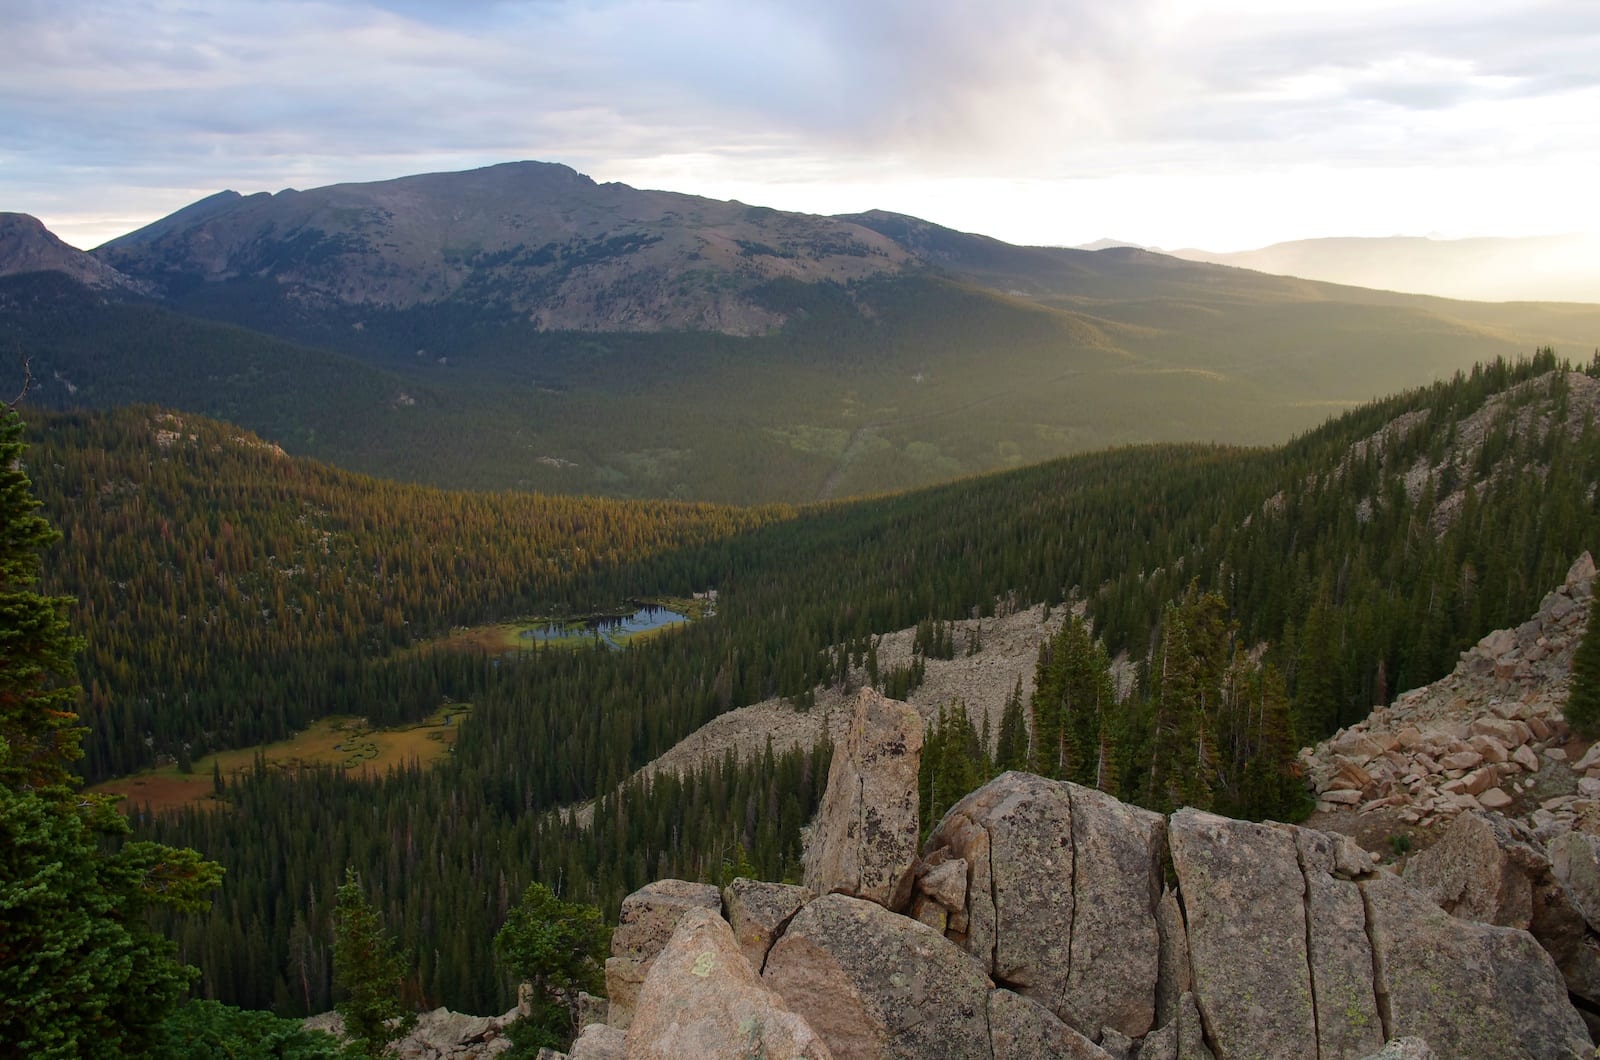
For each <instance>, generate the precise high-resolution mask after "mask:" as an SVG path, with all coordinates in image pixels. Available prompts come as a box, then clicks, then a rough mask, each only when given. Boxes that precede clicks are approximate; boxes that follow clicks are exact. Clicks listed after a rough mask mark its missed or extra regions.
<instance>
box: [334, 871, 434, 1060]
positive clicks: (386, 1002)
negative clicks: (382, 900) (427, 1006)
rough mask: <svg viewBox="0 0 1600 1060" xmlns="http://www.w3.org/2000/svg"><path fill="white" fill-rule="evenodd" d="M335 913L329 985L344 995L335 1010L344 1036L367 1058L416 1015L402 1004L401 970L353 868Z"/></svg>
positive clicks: (379, 1053)
mask: <svg viewBox="0 0 1600 1060" xmlns="http://www.w3.org/2000/svg"><path fill="white" fill-rule="evenodd" d="M336 908H337V914H336V921H335V927H334V938H333V985H334V988H335V989H337V990H339V991H342V992H343V994H344V1000H342V1001H340V1002H339V1003H338V1004H336V1005H335V1006H334V1008H335V1009H337V1010H338V1012H339V1015H340V1016H341V1017H343V1019H344V1030H345V1034H346V1035H348V1036H349V1037H351V1038H353V1039H355V1040H356V1041H357V1042H358V1043H359V1044H360V1046H361V1048H363V1049H365V1050H366V1054H367V1055H368V1056H370V1057H379V1056H382V1055H383V1052H384V1049H386V1048H387V1047H388V1045H389V1043H390V1042H392V1041H395V1040H397V1039H400V1038H404V1037H405V1036H406V1034H407V1033H408V1032H409V1031H410V1030H411V1028H412V1027H413V1026H415V1025H416V1022H417V1014H416V1013H415V1012H412V1011H411V1010H410V1009H408V1008H406V1006H405V1004H404V1002H403V1001H402V1000H401V988H402V987H403V986H404V984H405V965H404V964H402V963H401V961H400V957H399V955H398V954H396V953H395V948H394V940H393V939H391V938H390V937H389V935H388V933H387V932H386V931H384V928H383V920H382V918H381V917H379V915H378V911H377V910H375V909H373V908H372V904H371V903H370V902H368V901H367V895H366V892H365V891H363V890H362V889H361V877H360V876H358V875H357V874H356V871H355V869H352V868H347V869H345V873H344V883H343V884H341V885H340V887H339V893H338V905H337V907H336Z"/></svg>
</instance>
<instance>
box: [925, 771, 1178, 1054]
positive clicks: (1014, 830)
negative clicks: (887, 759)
mask: <svg viewBox="0 0 1600 1060" xmlns="http://www.w3.org/2000/svg"><path fill="white" fill-rule="evenodd" d="M1165 837H1166V822H1165V820H1164V819H1163V818H1162V817H1161V816H1160V815H1159V814H1155V813H1150V812H1148V811H1145V810H1140V809H1137V808H1135V807H1132V806H1127V805H1124V804H1123V803H1120V802H1118V801H1117V800H1115V799H1113V798H1111V797H1110V796H1108V795H1105V794H1103V793H1101V792H1098V791H1095V790H1093V789H1091V788H1084V787H1080V786H1078V785H1076V784H1069V783H1064V782H1061V781H1054V780H1046V779H1045V778H1043V777H1038V776H1034V775H1033V774H1031V773H1007V774H1005V775H1003V776H1000V777H997V778H996V779H994V780H992V781H990V782H989V783H988V784H986V785H984V786H983V787H982V788H980V789H979V790H978V791H976V792H974V793H973V794H971V795H969V796H968V797H967V798H965V799H963V800H962V801H960V802H958V803H957V804H956V805H955V806H954V807H952V808H951V810H950V812H949V813H948V814H946V815H945V819H944V820H943V821H941V822H940V823H939V826H938V827H937V828H935V829H934V831H933V833H932V834H931V835H930V836H929V838H928V843H927V849H928V856H927V858H926V859H925V861H932V860H935V859H940V858H949V859H953V860H962V861H965V862H966V863H967V864H968V865H969V866H971V868H970V878H969V881H968V886H967V892H966V898H967V908H966V910H965V918H966V921H967V923H968V929H967V931H965V932H956V931H952V932H951V937H952V938H954V939H956V940H957V941H959V942H961V943H962V944H963V945H964V946H965V948H966V950H967V952H968V953H970V954H972V956H973V957H974V958H976V959H977V960H978V962H979V963H980V964H981V965H983V967H984V969H985V970H986V971H988V972H989V974H990V975H992V976H993V977H994V978H995V980H996V981H998V982H1002V983H1004V984H1006V985H1007V986H1008V987H1009V988H1011V989H1013V990H1015V991H1016V992H1017V993H1019V994H1021V995H1022V996H1024V997H1028V998H1031V999H1033V1000H1034V1001H1037V1002H1039V1003H1040V1004H1042V1005H1044V1006H1045V1007H1046V1008H1047V1009H1049V1010H1050V1011H1051V1012H1052V1013H1054V1014H1055V1015H1056V1016H1057V1017H1058V1018H1060V1019H1061V1020H1063V1021H1064V1022H1065V1023H1067V1024H1068V1025H1069V1026H1071V1027H1073V1028H1075V1029H1076V1030H1077V1031H1078V1032H1080V1033H1081V1034H1084V1035H1090V1036H1093V1037H1096V1038H1098V1037H1099V1036H1100V1034H1101V1033H1102V1032H1103V1030H1104V1029H1105V1028H1111V1029H1112V1030H1115V1031H1117V1032H1118V1033H1120V1034H1123V1035H1126V1036H1127V1037H1129V1038H1137V1037H1140V1036H1142V1035H1144V1034H1145V1033H1146V1032H1147V1031H1149V1030H1150V1028H1151V1026H1152V1025H1153V1024H1154V1021H1155V1007H1156V984H1157V979H1158V974H1159V969H1160V939H1159V932H1158V930H1157V926H1156V906H1157V904H1158V902H1159V901H1160V896H1161V850H1162V846H1163V842H1164V840H1165Z"/></svg>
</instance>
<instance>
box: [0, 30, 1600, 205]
mask: <svg viewBox="0 0 1600 1060" xmlns="http://www.w3.org/2000/svg"><path fill="white" fill-rule="evenodd" d="M0 24H4V25H6V26H7V27H8V37H9V39H10V40H9V47H8V59H9V61H8V64H7V65H6V66H5V67H4V68H3V69H0V192H3V193H4V196H5V201H4V202H3V203H0V206H4V207H6V208H20V209H32V210H34V211H35V212H41V213H48V214H52V215H53V216H60V217H69V216H70V217H72V218H76V219H78V220H79V221H81V222H82V223H83V224H85V225H88V224H90V223H91V221H92V222H93V223H94V224H99V225H101V226H102V227H107V226H109V225H110V224H111V223H112V221H113V220H114V219H117V218H119V217H120V215H122V214H138V213H140V212H143V213H144V215H145V216H153V215H155V214H159V213H162V212H166V211H167V210H170V209H173V208H176V207H177V206H179V205H182V204H183V203H184V202H187V201H190V200H191V199H192V198H196V197H198V196H199V195H201V194H205V193H207V192H209V191H213V190H216V189H217V188H219V187H222V186H233V187H236V188H238V189H239V190H244V191H250V190H257V189H262V188H266V189H271V190H276V189H277V188H280V187H283V186H286V185H298V186H310V185H314V184H318V183H326V182H330V181H335V180H349V179H378V178H382V177H388V176H395V175H399V174H402V173H409V172H418V171H422V170H426V169H440V168H457V167H465V166H471V165H479V164H484V163H488V162H494V161H503V160H507V159H512V158H524V157H529V158H541V159H549V160H556V161H565V162H568V163H569V164H573V165H575V166H577V167H578V168H580V169H583V170H585V171H587V172H590V173H592V174H593V175H594V176H596V177H597V179H602V180H605V179H627V180H630V181H637V182H644V183H658V182H661V181H664V180H666V179H668V178H671V179H672V180H674V181H678V182H680V184H679V186H682V182H688V183H689V184H691V185H694V184H698V185H700V186H708V187H709V186H713V185H717V186H732V185H739V186H741V187H750V188H755V189H759V188H760V186H761V185H762V184H763V183H766V184H772V185H774V186H776V185H785V186H795V187H799V186H804V185H807V184H812V185H815V186H817V187H819V188H820V187H822V186H825V185H853V186H869V185H871V184H872V183H874V182H879V183H887V182H891V181H892V182H895V184H896V185H897V186H904V185H906V183H907V182H909V181H915V180H934V181H944V182H947V184H946V186H954V185H952V184H949V183H948V182H952V181H962V180H999V179H1016V180H1026V181H1043V182H1049V181H1061V180H1086V179H1114V178H1118V177H1120V176H1127V175H1145V176H1149V175H1162V174H1181V173H1185V172H1189V173H1205V174H1217V175H1226V174H1227V173H1229V172H1243V171H1247V172H1250V173H1252V174H1260V173H1261V172H1263V171H1268V172H1270V171H1282V172H1285V173H1287V172H1291V171H1294V170H1296V169H1300V168H1304V167H1306V166H1323V167H1337V166H1338V165H1340V164H1348V165H1359V166H1362V167H1367V168H1371V169H1378V170H1381V169H1382V168H1384V167H1392V168H1396V169H1405V168H1413V169H1414V168H1416V167H1419V166H1429V167H1444V168H1447V167H1449V166H1450V165H1453V164H1454V165H1468V166H1470V165H1479V164H1481V163H1482V162H1483V161H1484V160H1486V159H1493V160H1496V161H1499V162H1505V161H1507V160H1508V159H1509V160H1510V161H1512V162H1521V163H1523V164H1526V165H1528V166H1529V167H1533V166H1535V165H1544V166H1550V165H1577V164H1587V163H1589V162H1592V161H1593V160H1594V159H1595V157H1596V156H1597V155H1600V130H1597V128H1596V124H1595V123H1594V122H1593V121H1592V118H1588V117H1586V115H1593V114H1594V113H1597V112H1600V110H1597V109H1596V108H1597V107H1600V67H1596V66H1595V64H1594V63H1593V61H1592V57H1593V55H1594V54H1596V52H1597V51H1600V6H1597V5H1594V4H1593V3H1592V2H1590V0H1547V2H1543V3H1534V4H1531V5H1530V4H1520V5H1505V4H1503V3H1498V2H1497V3H1487V2H1483V0H1454V2H1451V3H1443V2H1439V0H1410V2H1404V0H1383V2H1379V0H1339V2H1333V0H1298V2H1293V0H1226V2H1210V3H1201V2H1198V0H1193V2H1191V0H1120V2H1116V3H1113V2H1110V0H1011V2H1009V3H1007V4H1005V5H993V4H987V3H977V2H974V0H920V2H912V0H879V2H875V3H872V4H861V3H858V2H846V0H811V2H804V0H768V2H764V3H760V4H752V3H749V2H747V0H744V2H735V0H581V2H580V0H542V2H509V0H507V2H497V0H472V2H463V0H453V2H434V0H370V2H336V0H276V2H272V3H260V2H244V0H210V2H207V3H205V4H198V3H195V2H193V0H83V2H72V0H64V2H57V3H46V2H40V0H0ZM684 190H694V188H693V187H686V188H685V189H684ZM95 218H98V220H95ZM58 223H59V222H58Z"/></svg>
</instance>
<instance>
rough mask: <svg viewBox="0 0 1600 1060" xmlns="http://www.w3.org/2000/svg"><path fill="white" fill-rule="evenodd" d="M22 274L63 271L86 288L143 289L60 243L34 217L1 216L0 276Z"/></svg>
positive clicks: (54, 235)
mask: <svg viewBox="0 0 1600 1060" xmlns="http://www.w3.org/2000/svg"><path fill="white" fill-rule="evenodd" d="M25 272H64V273H66V274H67V275H68V276H71V277H72V278H73V279H74V280H77V281H78V282H79V283H81V284H83V285H84V286H85V287H95V288H107V287H120V288H124V289H127V290H130V291H142V290H144V286H143V285H142V284H140V283H139V282H138V281H136V280H134V279H133V278H132V277H129V276H125V275H123V274H122V273H120V272H118V271H117V270H116V269H114V268H112V267H111V266H110V265H107V264H106V263H105V262H103V261H100V260H99V259H98V258H96V257H94V256H93V255H91V254H86V253H84V252H83V251H81V250H79V249H78V248H76V247H73V246H69V245H68V244H66V243H64V242H62V241H61V239H60V238H59V237H58V236H56V234H55V233H53V232H51V231H50V230H49V229H48V228H46V227H45V226H44V223H43V222H41V221H40V220H39V219H38V218H37V217H33V216H31V215H29V214H25V213H0V276H11V275H14V274H18V273H25Z"/></svg>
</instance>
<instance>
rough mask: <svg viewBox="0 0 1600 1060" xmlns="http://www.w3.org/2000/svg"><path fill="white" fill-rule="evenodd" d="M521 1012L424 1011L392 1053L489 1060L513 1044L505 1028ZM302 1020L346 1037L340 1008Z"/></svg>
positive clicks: (408, 1059)
mask: <svg viewBox="0 0 1600 1060" xmlns="http://www.w3.org/2000/svg"><path fill="white" fill-rule="evenodd" d="M519 1014H520V1013H519V1011H518V1010H517V1009H512V1010H511V1011H510V1012H507V1013H506V1014H505V1015H503V1016H469V1015H466V1014H465V1013H461V1012H451V1011H450V1010H449V1009H446V1008H436V1009H434V1010H433V1011H431V1012H423V1013H421V1014H419V1015H418V1016H417V1025H416V1026H415V1027H413V1028H412V1029H411V1033H410V1034H407V1035H406V1036H405V1037H404V1038H401V1039H400V1040H399V1041H398V1042H396V1043H395V1044H394V1046H393V1048H392V1055H394V1056H396V1057H400V1058H401V1060H487V1058H488V1057H492V1056H499V1055H500V1054H501V1053H503V1052H505V1051H506V1050H507V1049H510V1048H511V1041H510V1039H508V1038H507V1037H506V1036H505V1030H506V1027H507V1025H508V1024H510V1023H512V1022H513V1021H514V1020H516V1019H517V1017H518V1016H519ZM303 1023H304V1025H305V1026H306V1028H307V1029H309V1030H317V1031H326V1032H327V1033H329V1034H331V1035H333V1036H334V1037H335V1038H343V1037H344V1020H343V1019H341V1018H340V1016H339V1014H338V1013H337V1012H327V1013H323V1014H322V1015H319V1016H312V1017H310V1018H308V1019H306V1020H304V1021H303Z"/></svg>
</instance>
